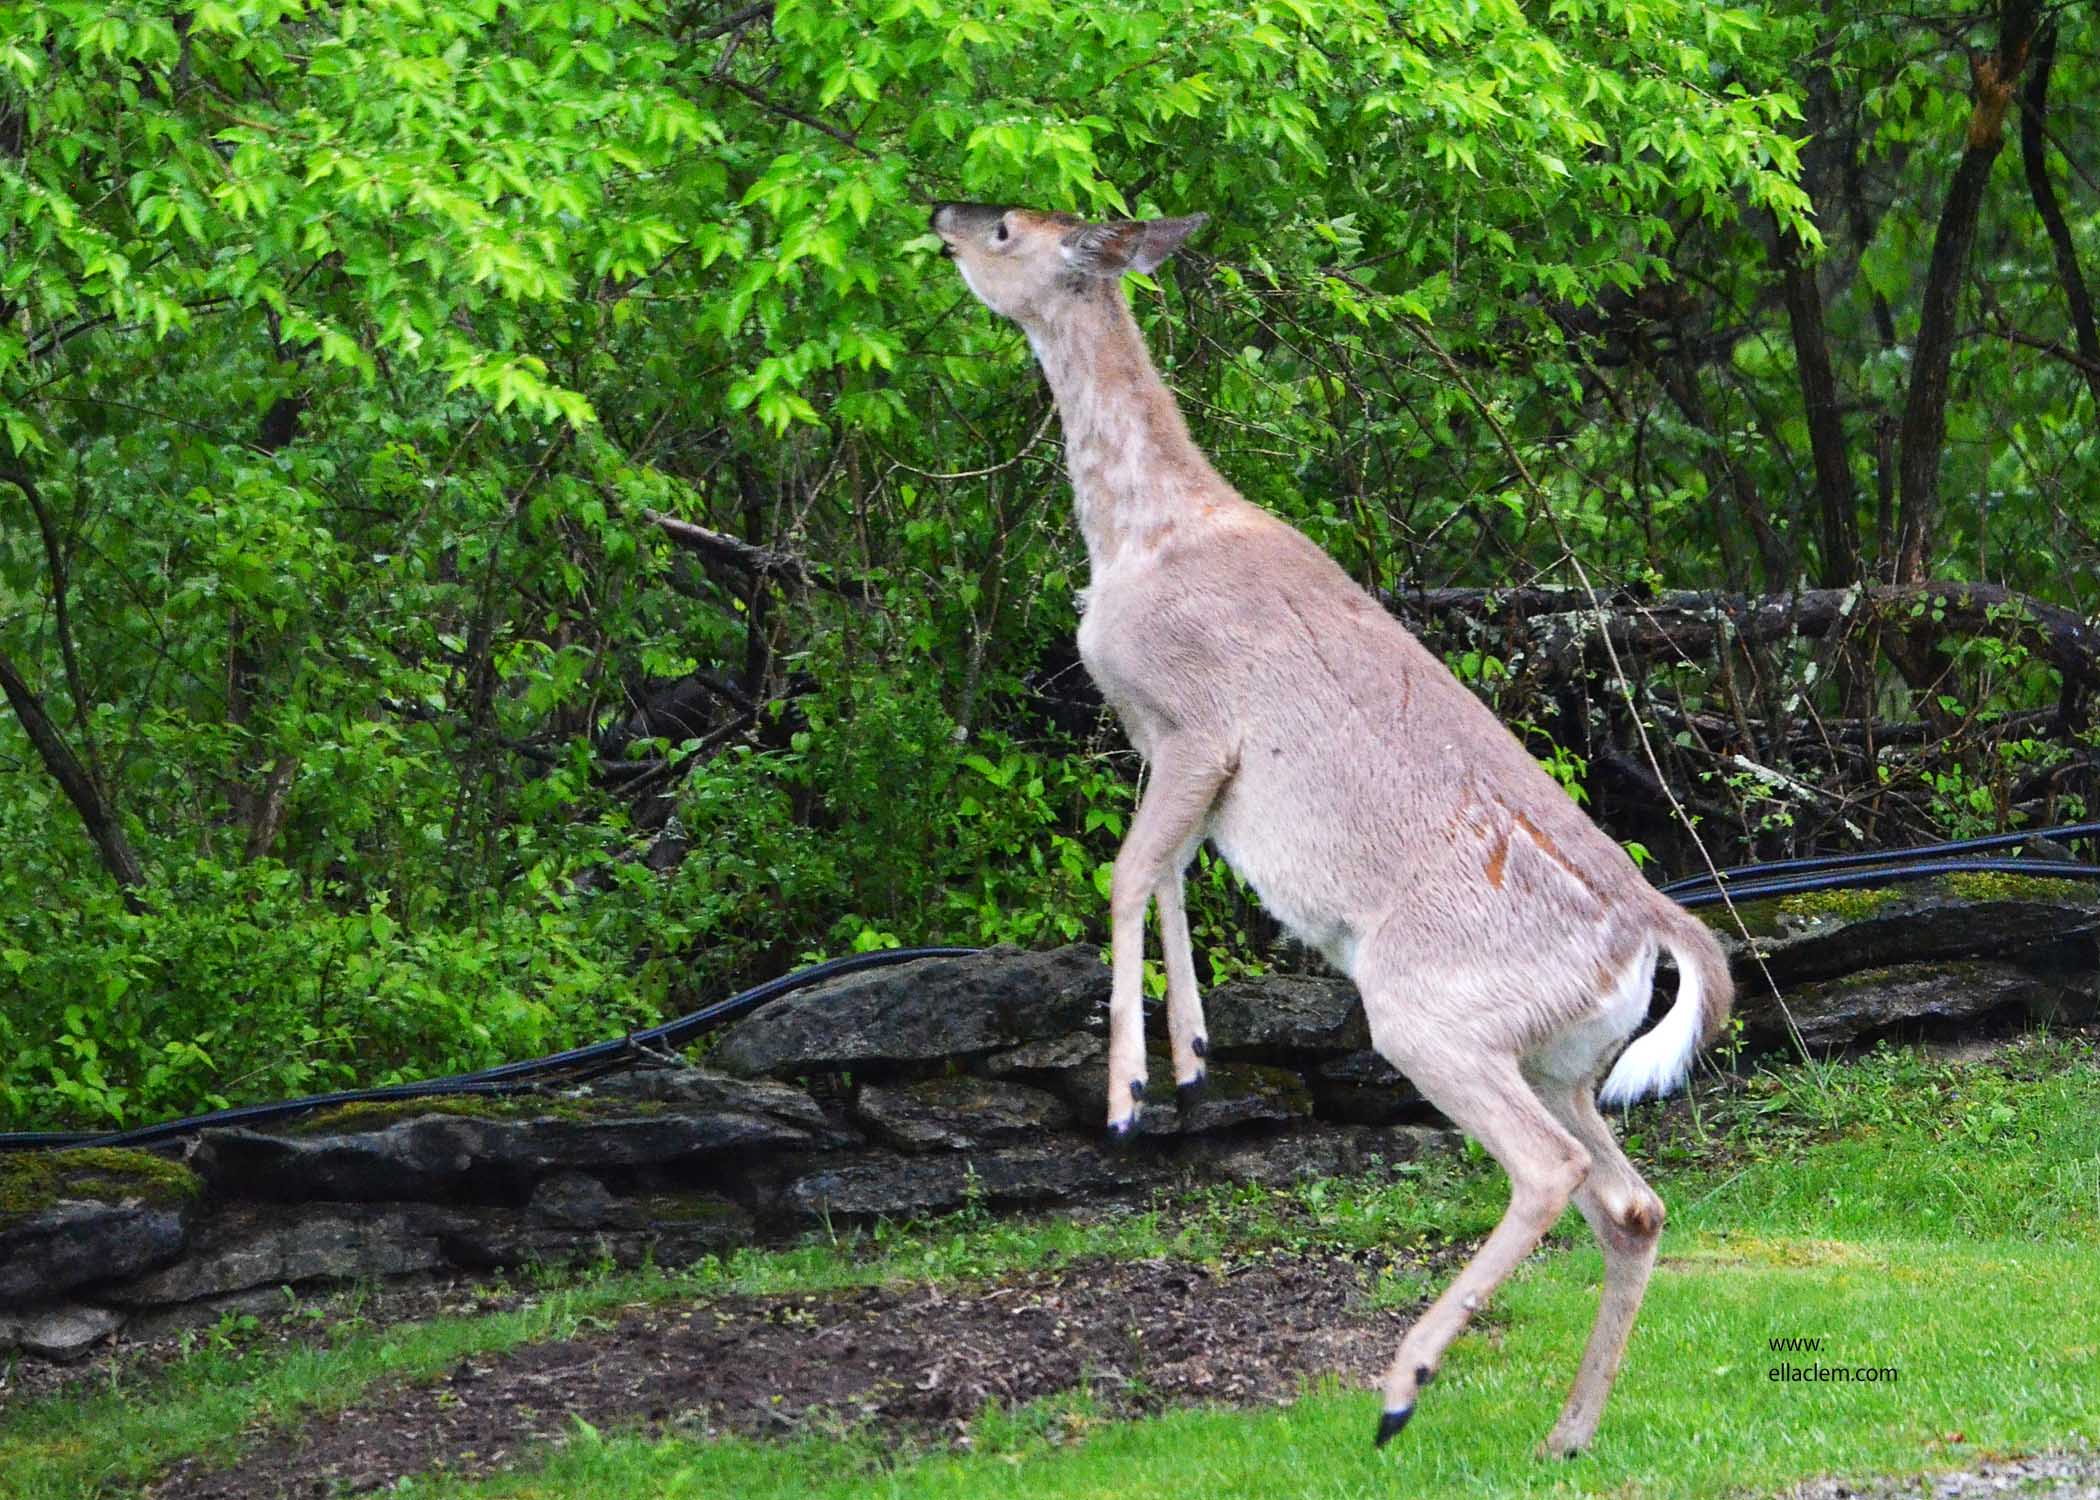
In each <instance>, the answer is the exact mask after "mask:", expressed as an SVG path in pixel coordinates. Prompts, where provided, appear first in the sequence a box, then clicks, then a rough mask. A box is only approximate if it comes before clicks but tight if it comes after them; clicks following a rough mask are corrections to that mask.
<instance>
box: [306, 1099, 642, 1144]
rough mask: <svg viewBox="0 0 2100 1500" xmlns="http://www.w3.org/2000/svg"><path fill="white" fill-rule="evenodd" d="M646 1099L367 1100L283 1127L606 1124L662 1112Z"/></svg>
mask: <svg viewBox="0 0 2100 1500" xmlns="http://www.w3.org/2000/svg"><path fill="white" fill-rule="evenodd" d="M664 1107H665V1106H664V1105H662V1104H661V1103H658V1102H657V1101H655V1100H648V1099H631V1098H618V1099H599V1098H591V1097H586V1096H580V1095H575V1094H505V1095H490V1094H442V1095H434V1096H430V1097H426V1098H420V1099H365V1100H359V1101H358V1102H356V1103H354V1104H339V1105H337V1106H336V1107H335V1108H333V1109H321V1110H315V1111H314V1112H313V1113H312V1114H310V1115H305V1116H302V1117H300V1118H299V1119H297V1120H294V1121H292V1122H291V1123H290V1124H288V1125H287V1126H285V1127H284V1130H285V1133H287V1134H290V1135H348V1134H353V1133H355V1132H357V1131H361V1130H384V1129H386V1128H387V1127H388V1126H389V1125H398V1124H400V1123H401V1122H402V1121H403V1120H418V1119H422V1118H423V1117H425V1116H427V1115H453V1116H456V1117H457V1118H460V1119H465V1120H498V1121H505V1122H508V1121H513V1120H572V1121H589V1120H607V1119H632V1118H634V1117H635V1116H637V1115H652V1114H660V1113H662V1112H663V1110H664Z"/></svg>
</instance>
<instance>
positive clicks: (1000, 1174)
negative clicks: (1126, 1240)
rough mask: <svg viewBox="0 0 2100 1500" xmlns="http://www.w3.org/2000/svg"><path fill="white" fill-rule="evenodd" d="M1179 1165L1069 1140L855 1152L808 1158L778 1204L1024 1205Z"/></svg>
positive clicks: (1112, 1188) (1106, 1187) (1135, 1183)
mask: <svg viewBox="0 0 2100 1500" xmlns="http://www.w3.org/2000/svg"><path fill="white" fill-rule="evenodd" d="M1182 1170H1183V1168H1182V1167H1181V1166H1180V1165H1179V1164H1178V1163H1177V1161H1176V1160H1175V1158H1174V1157H1173V1156H1171V1155H1170V1154H1166V1153H1162V1152H1159V1151H1156V1150H1147V1149H1140V1150H1134V1151H1129V1152H1111V1151H1108V1150H1106V1149H1104V1148H1102V1147H1098V1146H1093V1145H1087V1144H1083V1143H1081V1142H1077V1141H1059V1142H1058V1143H1056V1144H1055V1145H1047V1146H1010V1147H1006V1148H1004V1149H1001V1150H993V1151H973V1152H952V1153H945V1152H944V1153H940V1154H921V1155H914V1156H900V1155H893V1154H883V1153H872V1152H871V1153H855V1154H852V1155H850V1156H845V1157H841V1158H838V1159H834V1160H830V1161H824V1162H819V1163H812V1164H811V1169H810V1170H808V1171H806V1172H803V1173H802V1174H800V1175H798V1176H796V1177H794V1178H793V1179H792V1180H790V1181H789V1182H788V1183H787V1184H786V1185H785V1186H784V1188H783V1189H782V1191H781V1193H780V1196H779V1199H778V1205H779V1208H780V1210H781V1211H782V1212H784V1213H785V1214H787V1215H790V1216H792V1217H794V1218H797V1219H799V1220H802V1221H805V1222H813V1221H817V1220H821V1219H824V1218H827V1217H829V1216H832V1215H861V1216H873V1215H877V1214H881V1215H886V1216H890V1217H910V1216H913V1215H918V1214H928V1213H940V1212H945V1211H947V1210H950V1209H956V1208H961V1207H962V1206H963V1205H964V1204H965V1203H969V1202H973V1201H975V1202H984V1203H990V1204H995V1205H1008V1204H1031V1203H1047V1202H1055V1201H1058V1200H1062V1199H1067V1198H1075V1197H1081V1196H1086V1195H1091V1194H1099V1193H1117V1192H1123V1191H1127V1190H1129V1189H1132V1188H1138V1187H1145V1186H1149V1185H1151V1184H1155V1183H1161V1182H1166V1181H1170V1180H1172V1179H1173V1178H1175V1177H1176V1176H1177V1175H1178V1174H1179V1173H1180V1172H1181V1171H1182Z"/></svg>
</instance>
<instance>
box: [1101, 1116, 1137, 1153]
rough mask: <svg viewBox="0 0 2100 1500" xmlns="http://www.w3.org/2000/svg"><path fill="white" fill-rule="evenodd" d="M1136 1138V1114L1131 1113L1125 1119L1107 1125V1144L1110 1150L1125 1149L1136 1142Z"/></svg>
mask: <svg viewBox="0 0 2100 1500" xmlns="http://www.w3.org/2000/svg"><path fill="white" fill-rule="evenodd" d="M1137 1138H1138V1117H1137V1116H1136V1115H1132V1116H1131V1117H1130V1118H1129V1119H1127V1120H1118V1121H1116V1123H1115V1124H1113V1125H1111V1126H1109V1127H1108V1144H1109V1148H1110V1149H1111V1150H1115V1151H1127V1150H1128V1149H1129V1148H1130V1147H1131V1146H1133V1145H1135V1144H1136V1143H1137Z"/></svg>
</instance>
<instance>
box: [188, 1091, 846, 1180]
mask: <svg viewBox="0 0 2100 1500" xmlns="http://www.w3.org/2000/svg"><path fill="white" fill-rule="evenodd" d="M721 1084H722V1089H723V1092H722V1094H721V1095H720V1097H717V1098H715V1099H712V1100H710V1101H709V1102H707V1103H700V1104H671V1103H665V1104H655V1103H635V1104H632V1105H623V1104H622V1102H621V1101H619V1100H617V1099H612V1100H604V1101H593V1102H592V1108H591V1109H590V1110H589V1111H588V1112H584V1113H574V1112H573V1109H574V1106H573V1105H569V1106H557V1107H560V1108H564V1109H565V1110H568V1111H571V1112H565V1113H555V1114H549V1115H545V1116H526V1117H520V1118H508V1119H506V1118H480V1117H477V1116H474V1115H468V1114H452V1113H433V1114H425V1115H418V1116H415V1117H413V1118H409V1119H402V1120H394V1121H392V1122H391V1123H387V1122H381V1121H374V1122H372V1123H371V1125H370V1126H369V1127H368V1128H362V1129H360V1128H355V1127H354V1126H351V1125H346V1126H344V1127H342V1128H330V1127H329V1123H328V1122H327V1121H326V1120H322V1121H319V1122H315V1123H312V1124H309V1125H306V1126H304V1127H301V1126H299V1125H294V1126H291V1127H289V1128H284V1129H274V1130H267V1131H266V1130H252V1129H240V1128H237V1129H231V1130H207V1131H205V1132H204V1133H203V1135H202V1137H201V1139H200V1141H199V1143H198V1147H197V1152H196V1155H195V1156H194V1157H193V1158H192V1163H191V1164H192V1165H193V1166H194V1167H195V1168H196V1170H197V1172H198V1173H199V1174H200V1175H201V1176H202V1177H204V1178H205V1180H206V1181H208V1182H209V1183H210V1184H211V1185H212V1187H213V1189H214V1190H215V1191H217V1192H219V1193H221V1194H223V1195H227V1196H238V1197H246V1198H272V1199H278V1200H281V1201H302V1200H331V1201H339V1202H383V1201H390V1200H424V1201H430V1200H435V1201H446V1202H449V1201H454V1200H457V1199H459V1198H461V1197H465V1198H468V1199H481V1200H484V1201H486V1200H491V1199H494V1200H499V1201H500V1200H513V1201H514V1200H516V1199H520V1198H522V1197H524V1196H525V1194H526V1193H527V1192H528V1191H529V1190H530V1188H531V1185H532V1184H533V1183H534V1182H536V1181H538V1180H539V1179H540V1178H542V1177H544V1176H546V1175H547V1174H549V1173H551V1172H555V1171H560V1170H582V1169H590V1170H603V1169H607V1168H633V1167H663V1166H669V1165H674V1164H681V1163H688V1162H693V1161H696V1160H706V1159H709V1158H721V1157H724V1156H726V1155H730V1154H735V1155H737V1156H743V1155H747V1154H749V1153H752V1152H766V1151H779V1150H784V1149H806V1148H808V1147H811V1146H837V1145H847V1144H851V1143H852V1138H851V1137H850V1136H847V1135H845V1134H843V1133H841V1132H839V1131H837V1130H836V1129H834V1128H833V1127H832V1126H830V1125H828V1124H826V1123H825V1122H824V1119H823V1115H822V1112H821V1110H819V1109H818V1108H817V1106H816V1104H815V1102H814V1101H813V1100H810V1099H809V1098H808V1096H807V1095H804V1094H801V1093H799V1092H798V1091H795V1090H784V1091H783V1090H780V1089H779V1088H777V1086H771V1085H759V1086H757V1088H756V1089H754V1090H752V1091H751V1092H750V1093H749V1094H748V1095H747V1096H745V1097H743V1098H741V1099H739V1098H737V1097H735V1095H736V1091H738V1090H743V1089H745V1088H746V1085H745V1084H743V1083H742V1082H741V1081H739V1080H733V1079H725V1080H721ZM628 1110H632V1111H633V1112H631V1113H629V1112H625V1111H628Z"/></svg>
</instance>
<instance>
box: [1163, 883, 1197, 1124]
mask: <svg viewBox="0 0 2100 1500" xmlns="http://www.w3.org/2000/svg"><path fill="white" fill-rule="evenodd" d="M1194 853H1195V846H1194V844H1193V843H1192V844H1191V845H1190V846H1189V847H1188V848H1187V849H1186V850H1185V851H1184V852H1183V854H1182V856H1181V857H1180V859H1179V860H1178V861H1177V862H1176V864H1175V866H1174V871H1173V873H1172V874H1170V875H1168V876H1167V878H1166V879H1165V880H1162V881H1161V882H1160V883H1159V890H1158V892H1157V894H1156V900H1157V901H1158V904H1159V947H1160V955H1161V957H1162V958H1164V959H1165V960H1166V966H1167V1042H1168V1045H1169V1046H1170V1047H1171V1049H1172V1051H1173V1054H1174V1084H1175V1088H1176V1091H1177V1092H1178V1093H1179V1095H1180V1099H1181V1103H1182V1104H1184V1105H1186V1104H1188V1103H1189V1102H1190V1101H1191V1100H1192V1099H1193V1098H1194V1096H1195V1095H1196V1093H1197V1091H1198V1090H1200V1089H1201V1088H1202V1087H1203V1079H1204V1074H1205V1068H1204V1059H1205V1058H1206V1057H1208V1056H1209V1055H1210V1041H1209V1038H1208V1035H1207V1034H1206V1032H1205V1030H1204V1026H1203V997H1202V995H1201V994H1200V993H1199V992H1198V991H1197V989H1196V960H1195V954H1194V952H1193V950H1192V949H1191V948H1190V946H1189V914H1188V908H1187V906H1186V905H1185V904H1184V902H1183V897H1182V890H1181V875H1182V871H1184V870H1186V869H1187V868H1188V862H1189V857H1190V856H1191V855H1193V854H1194Z"/></svg>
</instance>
